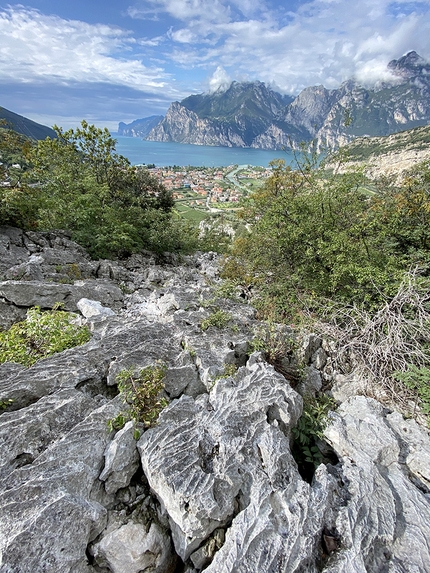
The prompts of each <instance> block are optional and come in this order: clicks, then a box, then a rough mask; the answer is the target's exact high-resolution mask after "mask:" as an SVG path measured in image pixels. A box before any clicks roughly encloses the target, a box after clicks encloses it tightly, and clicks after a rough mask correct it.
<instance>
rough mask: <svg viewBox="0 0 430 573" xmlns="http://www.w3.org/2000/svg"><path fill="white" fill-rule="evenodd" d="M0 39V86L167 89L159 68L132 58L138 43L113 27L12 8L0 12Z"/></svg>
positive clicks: (167, 81) (166, 77)
mask: <svg viewBox="0 0 430 573" xmlns="http://www.w3.org/2000/svg"><path fill="white" fill-rule="evenodd" d="M0 37H1V43H0V80H1V81H22V82H34V81H40V82H42V81H43V82H52V83H56V84H58V83H64V84H67V83H68V82H85V83H100V82H106V83H110V84H116V85H123V86H128V87H132V88H134V89H137V90H141V91H146V92H147V91H153V92H156V91H158V90H161V89H162V90H170V89H171V86H172V83H173V81H172V78H171V77H170V76H169V75H168V74H167V73H166V72H165V71H164V70H163V69H162V68H161V67H156V66H153V65H146V64H145V63H144V62H143V61H142V59H138V58H135V57H133V55H132V50H133V48H134V47H135V46H136V45H138V42H136V40H135V39H134V38H133V37H132V36H131V34H130V32H127V31H125V30H122V29H120V28H118V27H114V26H107V25H102V24H96V25H92V24H87V23H85V22H81V21H77V20H64V19H61V18H59V17H57V16H46V15H43V14H42V13H40V12H39V11H37V10H33V9H31V8H24V7H22V6H18V7H15V8H8V9H6V10H4V11H1V12H0ZM142 43H143V44H144V42H140V43H139V45H141V44H142ZM118 54H121V57H118ZM172 95H174V94H173V88H172Z"/></svg>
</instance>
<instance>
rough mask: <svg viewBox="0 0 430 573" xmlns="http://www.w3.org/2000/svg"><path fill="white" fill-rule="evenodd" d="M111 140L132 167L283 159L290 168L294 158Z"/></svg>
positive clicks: (234, 149)
mask: <svg viewBox="0 0 430 573" xmlns="http://www.w3.org/2000/svg"><path fill="white" fill-rule="evenodd" d="M112 136H113V137H114V138H115V139H116V140H117V144H116V150H117V152H118V153H119V154H120V155H124V157H127V159H128V160H129V161H130V163H131V164H132V165H138V164H141V163H145V164H148V163H149V164H150V163H155V165H156V166H157V167H165V166H167V165H180V166H187V165H191V166H193V167H223V166H228V165H236V164H237V165H261V166H262V167H267V166H268V165H269V162H270V161H273V160H274V159H284V160H285V162H286V163H287V164H290V163H292V162H293V154H292V153H291V152H290V151H282V150H277V151H268V150H266V149H243V148H239V147H211V146H208V145H188V144H185V143H170V142H169V143H167V142H160V141H144V140H143V139H140V138H138V137H126V136H123V135H117V134H115V133H112Z"/></svg>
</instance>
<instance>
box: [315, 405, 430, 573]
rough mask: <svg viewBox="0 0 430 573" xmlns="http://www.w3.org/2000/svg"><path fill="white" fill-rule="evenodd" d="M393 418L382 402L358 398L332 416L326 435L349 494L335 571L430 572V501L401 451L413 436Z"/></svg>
mask: <svg viewBox="0 0 430 573" xmlns="http://www.w3.org/2000/svg"><path fill="white" fill-rule="evenodd" d="M388 419H389V418H388V417H387V412H386V411H385V410H384V409H383V407H382V406H381V404H379V403H378V402H376V401H375V400H372V399H371V398H365V397H363V396H355V397H353V398H350V399H349V400H348V401H346V402H345V403H344V404H342V405H341V406H340V408H339V409H338V411H337V412H336V413H333V414H332V422H331V424H330V425H329V426H328V427H327V429H326V431H325V435H326V437H327V439H328V441H329V443H330V444H331V445H332V447H333V448H334V450H335V451H336V453H337V455H338V456H339V458H340V459H341V462H342V466H341V469H340V474H341V479H342V480H343V482H344V483H345V484H346V490H347V496H346V498H345V503H344V504H342V505H341V506H340V507H339V509H338V514H337V517H336V529H337V531H338V532H340V534H341V537H342V543H341V549H340V550H339V551H338V552H337V554H336V556H335V558H334V559H333V561H332V563H331V564H330V566H329V567H328V568H327V569H326V570H327V571H330V573H334V572H341V571H348V572H349V571H351V573H355V572H357V573H358V572H364V571H381V570H386V571H393V572H399V573H400V572H403V571H416V572H417V573H425V572H426V571H427V570H428V564H429V563H430V550H429V547H428V539H429V535H430V503H429V500H428V498H427V497H426V496H425V495H424V493H423V492H422V491H421V490H420V489H418V488H417V487H416V486H415V485H414V483H413V482H412V481H411V480H410V479H409V472H408V471H405V470H406V466H405V464H404V460H403V459H402V457H403V456H402V455H401V452H402V450H403V451H405V444H406V443H407V442H408V438H409V436H408V434H409V432H404V431H403V430H402V429H401V426H402V424H401V425H400V427H399V424H398V422H399V420H398V419H397V417H395V418H394V419H393V417H391V423H390V422H388V423H387V420H388ZM393 427H394V428H395V429H394V430H393ZM406 427H407V425H406ZM399 429H400V431H401V436H402V437H401V440H400V437H399V433H398V431H399ZM411 433H412V435H414V434H415V432H413V431H412V432H411ZM421 439H423V437H422V436H421ZM412 441H415V439H413V440H412ZM415 443H416V442H415Z"/></svg>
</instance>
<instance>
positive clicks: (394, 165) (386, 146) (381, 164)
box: [341, 125, 430, 178]
mask: <svg viewBox="0 0 430 573" xmlns="http://www.w3.org/2000/svg"><path fill="white" fill-rule="evenodd" d="M343 152H344V153H345V154H346V162H345V163H344V164H343V165H342V168H341V169H342V171H344V170H346V169H349V168H351V167H364V170H365V173H366V175H367V176H368V177H370V178H376V177H379V176H381V175H393V174H397V175H400V174H401V173H402V172H403V171H406V170H408V169H410V168H411V167H413V166H414V165H415V164H417V163H420V162H421V161H425V160H430V126H428V125H427V126H423V127H416V128H414V129H410V130H405V131H401V132H399V133H395V134H392V135H388V136H385V137H358V138H357V139H355V140H354V141H353V142H351V143H350V144H348V145H346V146H345V147H344V148H343Z"/></svg>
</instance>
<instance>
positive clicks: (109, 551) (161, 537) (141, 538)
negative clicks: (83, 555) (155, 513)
mask: <svg viewBox="0 0 430 573" xmlns="http://www.w3.org/2000/svg"><path fill="white" fill-rule="evenodd" d="M94 554H95V560H96V563H97V564H98V565H100V566H102V567H103V566H107V567H109V570H110V571H112V573H139V572H140V571H151V572H153V573H173V571H174V570H175V565H176V556H175V555H174V553H173V551H172V547H171V541H170V537H169V536H168V535H166V533H165V532H163V531H162V529H161V528H160V527H159V526H158V525H156V524H155V523H152V524H151V526H150V527H149V531H146V529H145V527H144V526H143V525H142V524H139V523H132V522H130V523H127V524H126V525H123V526H122V527H120V528H119V529H116V530H114V531H112V532H111V533H109V534H107V535H106V536H104V537H103V538H102V540H101V541H100V542H99V543H97V544H96V545H95V546H94Z"/></svg>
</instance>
